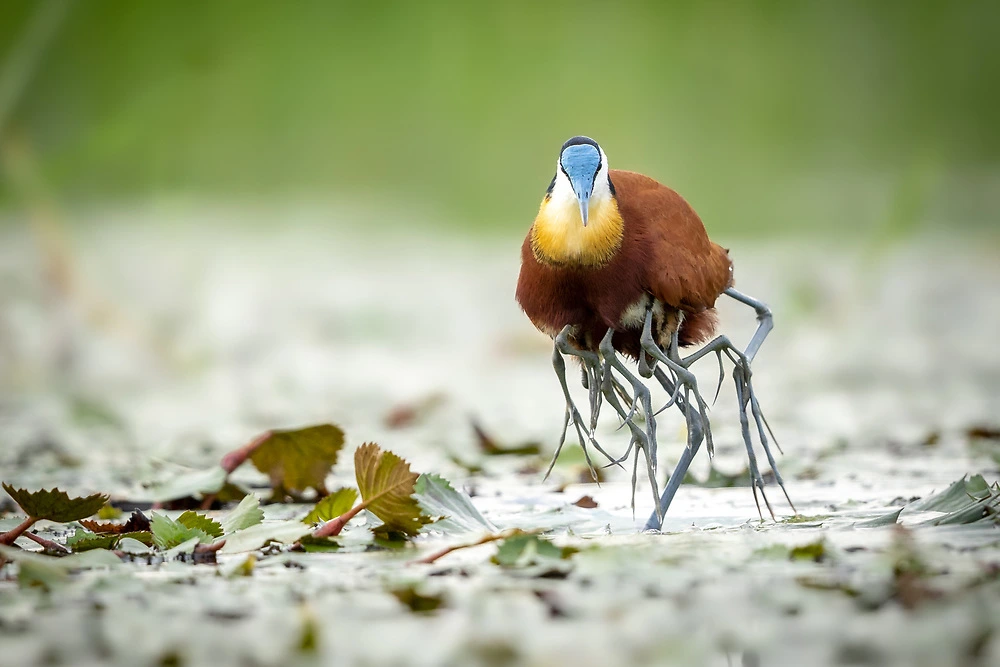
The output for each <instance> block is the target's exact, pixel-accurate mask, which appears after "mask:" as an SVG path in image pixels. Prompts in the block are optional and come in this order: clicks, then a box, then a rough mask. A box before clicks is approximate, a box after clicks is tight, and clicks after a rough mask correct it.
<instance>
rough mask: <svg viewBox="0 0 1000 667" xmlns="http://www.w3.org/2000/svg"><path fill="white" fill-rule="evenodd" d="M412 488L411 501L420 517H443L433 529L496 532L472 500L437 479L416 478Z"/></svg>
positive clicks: (451, 531)
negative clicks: (417, 509) (416, 505)
mask: <svg viewBox="0 0 1000 667" xmlns="http://www.w3.org/2000/svg"><path fill="white" fill-rule="evenodd" d="M414 488H415V492H414V498H415V499H416V501H417V504H418V505H420V509H421V510H423V512H424V514H426V515H427V516H437V517H444V518H443V519H440V520H438V522H437V523H435V524H434V527H435V528H436V529H439V530H442V531H444V532H446V533H472V532H478V531H485V532H488V533H495V532H496V530H497V528H496V526H494V525H493V524H492V523H490V522H489V521H488V520H487V519H486V517H484V516H483V515H482V514H480V513H479V510H477V509H476V507H475V505H473V504H472V499H471V498H469V496H467V495H465V494H464V493H462V492H461V491H456V490H455V488H454V487H453V486H452V485H451V483H450V482H448V480H446V479H445V478H443V477H441V476H440V475H428V474H423V475H420V477H418V478H417V483H416V485H415V487H414Z"/></svg>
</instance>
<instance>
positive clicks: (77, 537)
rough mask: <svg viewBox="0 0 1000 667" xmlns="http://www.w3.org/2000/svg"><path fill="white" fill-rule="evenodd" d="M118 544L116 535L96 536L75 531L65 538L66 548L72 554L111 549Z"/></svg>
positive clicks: (84, 531) (86, 531) (85, 531)
mask: <svg viewBox="0 0 1000 667" xmlns="http://www.w3.org/2000/svg"><path fill="white" fill-rule="evenodd" d="M117 543H118V535H115V534H111V533H108V534H103V535H96V534H94V533H92V532H90V531H89V530H82V529H79V528H78V529H77V531H76V532H75V533H73V534H72V535H70V536H69V537H67V538H66V546H67V547H69V548H70V549H72V550H73V551H74V552H81V551H90V550H91V549H113V548H114V547H115V544H117Z"/></svg>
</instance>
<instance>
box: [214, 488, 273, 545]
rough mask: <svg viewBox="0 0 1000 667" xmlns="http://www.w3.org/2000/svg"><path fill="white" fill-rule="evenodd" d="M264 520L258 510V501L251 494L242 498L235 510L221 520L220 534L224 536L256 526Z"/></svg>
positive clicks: (261, 511)
mask: <svg viewBox="0 0 1000 667" xmlns="http://www.w3.org/2000/svg"><path fill="white" fill-rule="evenodd" d="M263 520H264V512H263V510H261V509H260V500H258V499H257V496H255V495H254V494H252V493H249V494H247V495H245V496H243V500H241V501H240V504H239V505H237V506H236V508H235V509H234V510H233V511H232V512H230V513H229V514H227V515H226V518H224V519H223V520H222V532H223V534H225V535H229V534H231V533H235V532H236V531H238V530H244V529H246V528H249V527H250V526H256V525H257V524H259V523H260V522H261V521H263Z"/></svg>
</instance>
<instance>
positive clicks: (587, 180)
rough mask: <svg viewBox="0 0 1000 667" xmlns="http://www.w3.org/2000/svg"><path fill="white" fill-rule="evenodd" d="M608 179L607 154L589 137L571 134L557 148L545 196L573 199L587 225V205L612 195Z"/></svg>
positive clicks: (592, 205)
mask: <svg viewBox="0 0 1000 667" xmlns="http://www.w3.org/2000/svg"><path fill="white" fill-rule="evenodd" d="M613 194H614V191H613V186H612V185H611V180H610V179H609V178H608V156H607V155H605V154H604V151H603V150H602V149H601V147H600V146H599V145H598V144H597V142H596V141H594V140H593V139H591V138H590V137H573V138H571V139H569V140H568V141H566V143H564V144H563V145H562V148H561V149H560V150H559V163H558V165H557V168H556V175H555V178H554V179H552V185H551V186H549V197H550V198H552V199H554V200H557V201H567V200H569V199H571V198H572V199H575V201H576V203H577V205H578V206H579V210H580V222H582V223H583V226H584V227H586V226H587V222H588V221H589V219H590V211H591V207H594V208H598V207H600V206H601V205H602V204H603V203H604V202H605V200H607V199H608V198H610V197H611V196H613Z"/></svg>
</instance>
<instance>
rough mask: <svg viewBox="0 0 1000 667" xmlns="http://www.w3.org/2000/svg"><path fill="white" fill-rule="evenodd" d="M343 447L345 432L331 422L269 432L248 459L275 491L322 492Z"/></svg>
mask: <svg viewBox="0 0 1000 667" xmlns="http://www.w3.org/2000/svg"><path fill="white" fill-rule="evenodd" d="M343 446H344V432H343V430H341V429H340V427H338V426H335V425H333V424H320V425H318V426H309V427H306V428H300V429H294V430H288V431H272V432H271V433H270V434H269V435H268V437H267V438H265V439H263V440H262V441H261V443H260V444H259V445H258V446H257V447H256V449H254V451H253V453H252V454H250V460H251V461H252V462H253V464H254V466H255V467H256V468H257V470H259V471H261V472H262V473H264V474H265V475H267V476H268V478H269V479H270V480H271V486H272V487H273V488H274V489H276V490H278V489H283V490H286V491H298V492H301V491H305V490H306V489H309V488H313V489H316V490H318V491H322V490H324V489H325V483H326V476H327V475H328V474H329V473H330V469H331V468H333V466H334V465H335V464H336V463H337V456H338V455H339V454H340V450H341V449H342V448H343Z"/></svg>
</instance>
